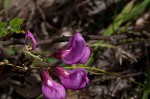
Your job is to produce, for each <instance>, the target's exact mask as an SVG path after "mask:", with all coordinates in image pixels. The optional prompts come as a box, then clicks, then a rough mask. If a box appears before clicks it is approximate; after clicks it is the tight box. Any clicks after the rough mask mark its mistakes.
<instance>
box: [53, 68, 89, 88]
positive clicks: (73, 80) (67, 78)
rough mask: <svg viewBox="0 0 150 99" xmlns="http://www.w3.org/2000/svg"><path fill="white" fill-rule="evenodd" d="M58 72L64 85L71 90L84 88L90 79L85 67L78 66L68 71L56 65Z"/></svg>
mask: <svg viewBox="0 0 150 99" xmlns="http://www.w3.org/2000/svg"><path fill="white" fill-rule="evenodd" d="M55 70H56V72H55V73H56V74H57V75H58V76H59V77H60V80H61V82H62V84H63V86H64V87H65V88H67V89H70V90H78V89H82V88H84V87H85V86H86V85H87V84H88V82H89V79H88V77H87V71H86V70H85V69H83V68H77V69H74V70H70V71H67V70H65V69H64V68H62V67H59V68H57V67H56V69H55Z"/></svg>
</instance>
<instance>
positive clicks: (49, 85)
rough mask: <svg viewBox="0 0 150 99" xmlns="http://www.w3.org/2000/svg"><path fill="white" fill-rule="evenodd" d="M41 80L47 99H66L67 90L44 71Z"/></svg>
mask: <svg viewBox="0 0 150 99" xmlns="http://www.w3.org/2000/svg"><path fill="white" fill-rule="evenodd" d="M41 79H42V93H43V96H44V98H45V99H65V97H66V91H65V88H64V87H63V86H62V85H61V84H59V83H57V82H55V81H54V80H53V79H52V78H51V77H50V75H49V73H48V72H47V71H46V70H44V69H42V70H41Z"/></svg>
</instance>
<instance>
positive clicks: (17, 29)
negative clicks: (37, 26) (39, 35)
mask: <svg viewBox="0 0 150 99" xmlns="http://www.w3.org/2000/svg"><path fill="white" fill-rule="evenodd" d="M23 22H24V19H21V18H18V17H16V18H14V19H12V20H11V21H10V22H9V24H8V26H7V23H6V22H0V37H4V36H5V35H7V34H8V33H10V32H13V33H25V31H24V30H22V29H21V25H22V24H23Z"/></svg>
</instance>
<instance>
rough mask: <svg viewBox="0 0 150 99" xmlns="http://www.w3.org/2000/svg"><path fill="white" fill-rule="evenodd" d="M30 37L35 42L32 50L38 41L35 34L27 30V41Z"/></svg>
mask: <svg viewBox="0 0 150 99" xmlns="http://www.w3.org/2000/svg"><path fill="white" fill-rule="evenodd" d="M28 39H31V40H32V43H33V45H32V50H34V49H35V48H36V44H37V42H36V39H35V37H34V35H33V34H32V33H31V32H30V31H29V30H28V31H27V32H26V36H25V43H27V42H28Z"/></svg>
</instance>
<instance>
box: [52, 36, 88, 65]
mask: <svg viewBox="0 0 150 99" xmlns="http://www.w3.org/2000/svg"><path fill="white" fill-rule="evenodd" d="M52 56H54V57H56V58H58V59H62V60H63V61H64V62H65V63H66V64H84V63H85V62H87V60H88V58H89V56H90V48H89V47H88V46H87V45H86V42H85V40H84V38H83V37H82V35H81V34H80V33H76V34H75V35H74V36H73V37H72V38H71V39H70V41H69V43H68V46H67V49H66V50H63V49H57V50H55V51H54V52H53V53H52Z"/></svg>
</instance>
